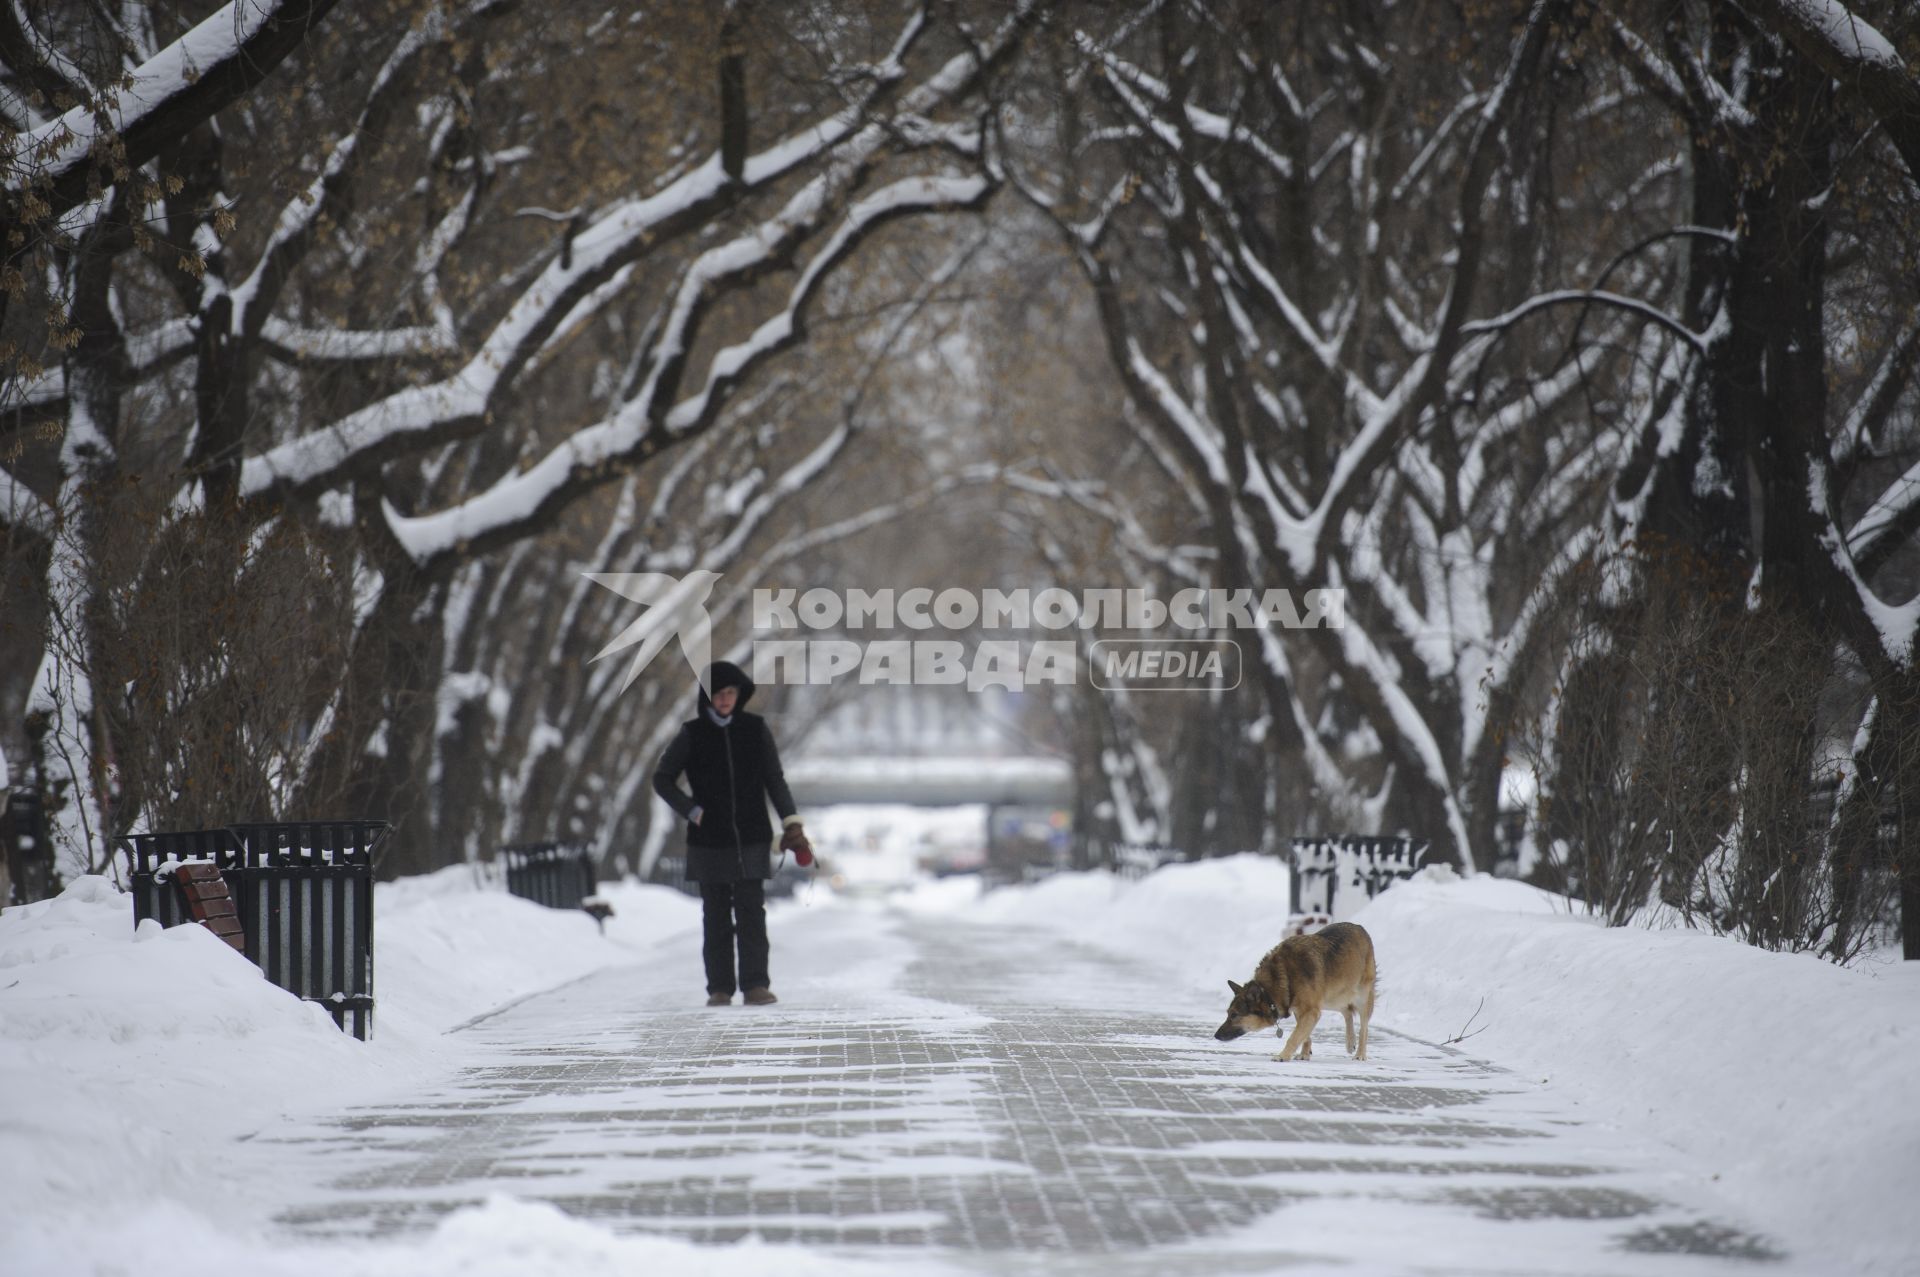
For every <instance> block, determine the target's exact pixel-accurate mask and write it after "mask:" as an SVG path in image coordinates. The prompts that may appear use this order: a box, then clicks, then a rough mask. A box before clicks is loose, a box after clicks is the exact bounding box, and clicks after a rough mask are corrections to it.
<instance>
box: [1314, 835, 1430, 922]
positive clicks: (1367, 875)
mask: <svg viewBox="0 0 1920 1277" xmlns="http://www.w3.org/2000/svg"><path fill="white" fill-rule="evenodd" d="M1431 846H1432V844H1431V843H1429V842H1427V841H1425V840H1423V839H1414V838H1378V837H1372V836H1358V835H1354V834H1328V835H1324V836H1322V837H1319V838H1295V839H1294V840H1293V873H1292V880H1293V881H1292V887H1291V894H1292V896H1293V902H1292V904H1293V912H1294V913H1323V914H1327V915H1329V916H1333V917H1338V916H1339V914H1338V913H1337V912H1336V911H1335V909H1334V902H1335V899H1336V898H1337V896H1338V895H1339V894H1340V892H1341V891H1342V890H1343V889H1345V888H1350V887H1351V888H1359V889H1360V890H1362V891H1365V892H1366V893H1367V898H1368V899H1372V898H1373V897H1374V896H1377V895H1379V894H1380V893H1381V892H1383V891H1385V890H1386V889H1387V888H1388V887H1390V886H1392V885H1393V884H1394V883H1396V882H1399V881H1400V880H1401V879H1403V878H1411V877H1413V875H1414V874H1415V873H1417V872H1419V869H1420V862H1421V860H1422V859H1423V858H1425V856H1426V854H1427V849H1428V848H1429V847H1431Z"/></svg>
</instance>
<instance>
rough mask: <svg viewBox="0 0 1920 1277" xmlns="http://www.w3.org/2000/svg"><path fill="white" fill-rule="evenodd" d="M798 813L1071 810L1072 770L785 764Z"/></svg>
mask: <svg viewBox="0 0 1920 1277" xmlns="http://www.w3.org/2000/svg"><path fill="white" fill-rule="evenodd" d="M786 772H787V784H788V785H789V786H790V787H791V788H792V790H793V796H794V798H795V800H796V801H798V802H799V803H800V805H801V806H802V807H806V806H808V805H817V806H828V805H834V806H838V805H841V804H845V803H902V804H905V805H908V806H913V807H957V806H960V805H962V804H970V803H979V804H982V805H984V806H987V807H1071V806H1072V805H1073V768H1072V767H1071V766H1069V765H1068V763H1067V761H1066V760H1065V759H1062V758H1047V757H1018V758H1006V757H966V756H956V755H942V756H937V757H926V758H920V757H910V756H904V755H878V756H876V755H862V756H856V757H850V758H829V757H803V758H797V759H794V760H792V761H790V762H788V763H787V765H786Z"/></svg>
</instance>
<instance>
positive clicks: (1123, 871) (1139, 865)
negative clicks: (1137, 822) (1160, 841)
mask: <svg viewBox="0 0 1920 1277" xmlns="http://www.w3.org/2000/svg"><path fill="white" fill-rule="evenodd" d="M1112 854H1113V872H1114V873H1116V874H1118V875H1119V876H1120V877H1122V878H1125V879H1126V880H1127V881H1129V882H1138V881H1139V880H1140V879H1142V878H1144V877H1146V876H1147V875H1148V874H1150V873H1152V872H1153V871H1154V870H1156V869H1158V868H1160V866H1162V865H1170V864H1174V863H1176V862H1178V861H1181V860H1184V859H1186V857H1185V856H1183V855H1181V854H1180V852H1178V851H1176V850H1174V849H1173V848H1172V847H1151V846H1140V845H1137V844H1134V843H1114V844H1113V846H1112Z"/></svg>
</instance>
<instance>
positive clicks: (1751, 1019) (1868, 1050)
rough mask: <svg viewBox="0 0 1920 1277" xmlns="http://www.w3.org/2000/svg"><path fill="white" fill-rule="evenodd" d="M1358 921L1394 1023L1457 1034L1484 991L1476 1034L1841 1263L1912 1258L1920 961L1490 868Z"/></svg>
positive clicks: (1918, 1249)
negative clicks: (1865, 957)
mask: <svg viewBox="0 0 1920 1277" xmlns="http://www.w3.org/2000/svg"><path fill="white" fill-rule="evenodd" d="M1359 921H1360V922H1361V923H1362V924H1363V925H1365V926H1366V927H1367V929H1368V930H1369V931H1370V932H1371V933H1372V934H1373V936H1374V938H1375V943H1376V946H1377V948H1378V951H1379V955H1380V966H1381V971H1382V973H1383V975H1382V979H1383V983H1384V985H1385V989H1386V996H1385V999H1384V1001H1383V1003H1382V1010H1383V1013H1382V1015H1381V1023H1383V1024H1386V1025H1387V1026H1389V1027H1392V1028H1396V1029H1400V1030H1402V1031H1404V1032H1408V1033H1411V1034H1413V1035H1415V1036H1417V1037H1421V1038H1425V1039H1427V1040H1429V1041H1440V1040H1444V1039H1446V1038H1449V1037H1452V1036H1455V1035H1457V1034H1459V1033H1460V1032H1461V1031H1462V1028H1463V1026H1464V1025H1465V1024H1466V1023H1467V1021H1468V1019H1469V1018H1470V1017H1472V1016H1473V1015H1474V1013H1475V1010H1476V1008H1477V1007H1478V1005H1479V1002H1480V999H1481V998H1482V997H1484V998H1485V999H1486V1005H1485V1008H1484V1009H1483V1010H1480V1012H1479V1016H1478V1018H1477V1019H1475V1020H1474V1029H1473V1030H1468V1031H1469V1032H1473V1033H1474V1036H1473V1037H1471V1038H1470V1039H1468V1040H1467V1041H1465V1042H1464V1043H1463V1044H1462V1049H1464V1050H1467V1051H1470V1052H1471V1053H1472V1054H1474V1055H1477V1056H1480V1057H1483V1058H1486V1059H1491V1060H1497V1061H1500V1062H1502V1063H1504V1064H1507V1065H1509V1066H1510V1067H1513V1068H1516V1069H1521V1070H1524V1071H1526V1072H1527V1073H1528V1074H1530V1075H1536V1076H1537V1077H1538V1080H1539V1081H1540V1083H1541V1084H1542V1085H1546V1086H1553V1087H1557V1088H1559V1089H1562V1090H1564V1091H1565V1092H1567V1093H1568V1094H1569V1095H1570V1096H1572V1097H1574V1098H1576V1099H1577V1100H1578V1101H1579V1103H1580V1104H1581V1106H1582V1107H1583V1108H1585V1109H1586V1110H1588V1111H1589V1112H1590V1113H1591V1114H1592V1115H1593V1116H1594V1117H1595V1118H1597V1119H1599V1120H1601V1121H1605V1122H1610V1123H1613V1124H1616V1125H1618V1126H1621V1127H1624V1128H1628V1129H1632V1130H1635V1131H1637V1132H1641V1133H1644V1134H1645V1135H1646V1136H1647V1138H1649V1139H1656V1140H1662V1141H1664V1142H1666V1143H1669V1144H1671V1145H1673V1146H1674V1147H1676V1148H1677V1149H1679V1150H1681V1151H1682V1152H1683V1153H1685V1154H1686V1155H1687V1156H1688V1157H1689V1159H1690V1160H1691V1161H1692V1162H1693V1163H1694V1164H1695V1165H1696V1167H1697V1168H1698V1169H1699V1171H1700V1173H1702V1174H1704V1175H1706V1176H1707V1177H1709V1178H1711V1179H1714V1180H1717V1181H1719V1185H1720V1188H1721V1190H1722V1191H1724V1192H1726V1193H1728V1194H1729V1195H1731V1196H1733V1197H1735V1198H1736V1199H1738V1200H1739V1201H1741V1202H1743V1203H1744V1204H1746V1205H1748V1206H1749V1208H1751V1209H1752V1210H1753V1211H1754V1213H1755V1215H1756V1217H1757V1218H1759V1219H1762V1220H1765V1221H1766V1223H1767V1224H1768V1226H1770V1227H1771V1228H1773V1229H1775V1230H1776V1231H1777V1232H1779V1233H1780V1234H1781V1235H1782V1236H1783V1237H1787V1238H1790V1239H1792V1238H1797V1239H1804V1240H1806V1241H1811V1242H1814V1243H1816V1244H1817V1245H1819V1246H1820V1248H1822V1249H1825V1250H1828V1251H1829V1252H1830V1253H1831V1254H1832V1256H1833V1258H1834V1261H1835V1264H1834V1271H1836V1272H1869V1271H1880V1272H1913V1271H1915V1270H1916V1269H1915V1263H1916V1260H1920V1229H1916V1228H1915V1226H1914V1225H1913V1223H1912V1222H1911V1220H1912V1217H1911V1214H1910V1205H1909V1202H1908V1198H1909V1197H1910V1196H1911V1191H1912V1187H1913V1185H1914V1184H1915V1183H1920V1094H1916V1092H1915V1088H1914V1085H1913V1078H1914V1070H1915V1058H1916V1055H1920V963H1905V964H1895V965H1889V966H1881V967H1877V968H1865V969H1860V970H1849V969H1844V968H1841V967H1836V966H1834V965H1833V964H1832V963H1830V962H1824V961H1821V960H1820V959H1818V958H1813V957H1808V956H1806V955H1796V954H1780V953H1768V952H1766V951H1764V950H1760V949H1755V948H1752V947H1750V946H1748V945H1743V944H1740V943H1738V942H1736V941H1733V940H1728V939H1725V938H1722V937H1717V936H1711V935H1704V934H1700V933H1697V932H1689V931H1677V930H1676V931H1643V930H1638V929H1633V928H1609V927H1605V926H1602V925H1600V924H1599V923H1597V922H1595V921H1594V920H1592V919H1590V918H1588V917H1586V916H1584V915H1575V914H1571V913H1569V912H1568V910H1567V908H1566V905H1565V903H1564V902H1562V901H1560V900H1558V899H1557V898H1555V897H1552V896H1548V895H1546V894H1545V893H1542V892H1539V891H1536V890H1534V889H1533V888H1531V887H1527V886H1524V885H1521V884H1519V883H1513V882H1502V881H1499V880H1496V879H1491V878H1484V877H1481V878H1474V879H1470V880H1467V881H1457V880H1456V881H1453V882H1445V881H1431V880H1427V879H1426V878H1424V877H1423V879H1422V880H1416V881H1414V882H1410V883H1407V884H1405V885H1403V886H1401V887H1396V888H1395V889H1393V890H1392V891H1389V892H1387V893H1386V894H1384V895H1382V896H1381V897H1380V898H1379V899H1378V900H1376V901H1374V902H1373V903H1372V904H1371V905H1370V906H1368V908H1367V909H1366V910H1365V911H1364V912H1362V913H1361V914H1360V916H1359ZM1389 1008H1390V1010H1389ZM1901 1221H1907V1222H1906V1224H1905V1227H1904V1228H1902V1227H1901V1226H1900V1222H1901ZM1903 1233H1904V1237H1905V1245H1904V1246H1901V1245H1898V1243H1896V1242H1889V1241H1888V1240H1887V1239H1888V1238H1889V1237H1895V1238H1897V1237H1899V1236H1901V1235H1902V1234H1903Z"/></svg>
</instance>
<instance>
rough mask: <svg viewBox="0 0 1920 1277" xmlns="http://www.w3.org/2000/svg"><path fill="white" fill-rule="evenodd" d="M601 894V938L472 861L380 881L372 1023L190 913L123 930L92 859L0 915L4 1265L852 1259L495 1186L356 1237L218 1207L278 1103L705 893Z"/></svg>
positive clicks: (344, 1096) (394, 1085) (437, 1030)
mask: <svg viewBox="0 0 1920 1277" xmlns="http://www.w3.org/2000/svg"><path fill="white" fill-rule="evenodd" d="M601 895H602V896H603V897H604V898H605V899H606V900H607V901H608V902H609V903H611V904H612V906H613V908H614V916H613V917H612V918H611V919H609V920H608V922H607V928H606V934H605V936H604V937H603V936H602V935H601V934H600V933H599V930H598V929H597V928H596V927H595V925H594V923H593V921H592V920H591V919H590V918H588V917H587V915H586V914H585V913H583V912H578V911H572V910H557V909H547V908H543V907H541V906H539V905H535V904H532V903H530V902H528V901H524V900H520V899H516V898H515V897H512V896H509V895H507V894H506V893H505V892H504V891H502V890H501V889H500V888H499V887H497V886H491V887H488V886H485V885H483V884H482V883H480V882H479V881H478V880H477V879H476V877H475V875H474V873H473V871H472V870H469V869H466V868H455V869H448V870H443V871H442V872H440V873H437V874H432V875H428V876H426V877H422V878H416V879H409V880H406V881H403V882H399V883H391V884H388V883H382V884H380V885H379V886H378V887H377V888H376V896H375V900H376V903H375V910H376V915H375V916H376V917H377V919H378V923H377V933H376V936H377V940H376V945H377V947H376V963H375V972H374V977H375V985H374V988H375V994H376V999H377V1001H376V1013H375V1015H376V1022H375V1023H376V1031H375V1035H374V1040H373V1041H372V1042H368V1043H361V1042H356V1041H354V1040H353V1039H352V1038H350V1037H349V1036H348V1035H346V1034H344V1033H342V1032H341V1031H340V1030H339V1029H338V1028H336V1027H335V1026H334V1024H333V1021H332V1020H331V1019H330V1018H329V1017H328V1016H327V1015H326V1014H325V1013H324V1012H323V1011H321V1010H320V1009H319V1008H318V1007H317V1006H315V1005H313V1004H311V1003H306V1002H302V1001H300V1000H299V999H297V998H293V997H290V996H289V995H287V994H286V993H285V992H283V991H281V990H280V989H277V988H275V987H274V986H273V985H271V984H269V983H268V982H267V980H266V978H265V977H264V976H263V975H262V974H261V973H260V970H259V969H258V968H257V967H255V966H254V965H253V964H252V963H250V962H248V961H247V960H246V959H245V958H244V957H242V956H241V955H240V954H239V953H237V952H235V951H234V950H233V949H231V948H229V947H228V946H227V945H226V944H225V943H224V942H222V941H221V940H219V939H218V938H216V937H215V936H214V935H213V934H212V933H211V932H209V931H207V930H206V929H205V928H202V927H194V926H185V927H174V928H171V929H162V928H161V927H160V926H159V925H158V924H157V923H147V924H145V925H143V926H141V927H140V928H139V929H138V930H137V931H136V930H135V929H134V927H133V925H132V922H133V906H132V902H131V898H130V897H128V896H127V895H125V894H123V893H122V892H120V891H119V890H118V889H117V888H116V887H115V886H114V885H113V884H112V883H111V882H109V881H107V880H106V879H104V878H98V877H88V878H82V879H79V880H78V881H76V882H75V883H73V884H72V885H71V886H69V887H68V888H67V890H66V891H65V892H64V893H63V894H61V895H60V896H59V897H58V898H56V899H53V900H48V901H43V902H41V903H38V904H32V905H23V906H20V907H17V908H13V909H8V910H5V911H4V912H3V913H0V1202H4V1203H6V1205H5V1207H4V1208H0V1273H5V1274H6V1275H7V1277H29V1275H32V1277H38V1275H39V1274H49V1275H51V1274H73V1273H86V1272H98V1273H120V1272H133V1271H138V1272H140V1273H142V1274H148V1275H149V1277H168V1275H169V1274H173V1273H180V1274H187V1273H200V1272H206V1271H211V1270H215V1269H225V1270H228V1271H244V1272H255V1273H263V1274H314V1275H315V1277H319V1275H320V1274H328V1275H329V1277H331V1275H332V1274H338V1273H341V1272H353V1273H366V1274H386V1273H394V1274H400V1273H408V1274H415V1273H417V1274H423V1275H427V1277H431V1275H432V1274H439V1273H446V1274H455V1273H458V1274H462V1277H476V1275H484V1274H495V1273H498V1274H503V1275H504V1274H509V1273H511V1274H515V1275H516V1277H520V1275H528V1277H538V1275H539V1274H543V1273H549V1272H551V1273H556V1274H559V1273H564V1274H566V1275H567V1277H591V1275H593V1274H601V1273H605V1274H614V1273H628V1272H639V1271H664V1272H674V1273H711V1274H733V1273H743V1274H744V1273H754V1274H760V1273H764V1272H766V1271H769V1270H772V1269H778V1270H780V1271H783V1272H792V1273H799V1274H806V1273H823V1274H824V1273H827V1272H829V1271H833V1272H844V1271H849V1269H847V1267H846V1266H845V1265H843V1264H842V1265H837V1266H830V1265H829V1264H828V1263H827V1262H826V1261H824V1260H821V1259H817V1258H815V1257H813V1256H811V1255H809V1253H808V1252H806V1251H804V1250H802V1249H800V1248H798V1247H792V1246H768V1245H759V1244H752V1243H743V1244H741V1245H739V1246H734V1247H720V1248H714V1247H695V1246H692V1245H690V1244H688V1243H685V1242H681V1241H677V1240H674V1239H652V1238H637V1239H636V1238H622V1237H616V1236H614V1235H613V1234H612V1233H610V1232H608V1231H607V1230H605V1229H602V1228H598V1227H596V1226H593V1225H589V1224H584V1223H579V1222H576V1221H573V1220H570V1219H568V1218H566V1217H565V1216H564V1215H562V1214H561V1213H560V1212H558V1211H557V1210H554V1209H553V1208H551V1207H549V1206H545V1205H541V1204H536V1203H527V1202H522V1201H515V1200H512V1199H509V1198H506V1197H499V1198H495V1199H493V1200H490V1201H489V1202H487V1203H486V1204H485V1205H484V1206H478V1207H473V1208H469V1209H466V1210H461V1211H458V1212H455V1213H454V1214H452V1215H450V1216H449V1217H448V1218H447V1219H446V1220H444V1221H443V1222H442V1223H441V1224H440V1226H439V1227H438V1228H437V1229H436V1230H435V1231H434V1233H432V1234H431V1235H430V1236H428V1237H425V1238H423V1239H417V1240H412V1241H404V1242H403V1241H395V1242H387V1243H382V1244H379V1245H371V1246H358V1247H354V1248H353V1249H352V1250H351V1251H350V1252H345V1251H343V1250H342V1249H341V1248H337V1247H328V1246H314V1247H302V1248H287V1247H285V1246H283V1245H279V1244H276V1243H273V1242H271V1241H268V1240H266V1239H264V1238H262V1237H259V1236H255V1235H253V1234H251V1233H250V1232H248V1231H247V1230H245V1229H244V1228H236V1227H235V1226H234V1224H233V1223H232V1220H231V1215H232V1212H231V1211H230V1210H226V1209H223V1203H222V1201H221V1200H220V1197H219V1194H220V1193H221V1192H236V1193H241V1194H244V1193H245V1192H246V1191H247V1190H246V1186H240V1185H232V1184H230V1183H228V1182H227V1181H225V1180H224V1179H223V1177H222V1176H223V1168H222V1155H221V1151H222V1148H223V1147H224V1146H225V1145H227V1144H229V1143H230V1142H231V1141H232V1140H234V1139H237V1138H240V1137H243V1136H246V1135H249V1134H250V1133H252V1132H255V1131H258V1130H261V1129H263V1128H264V1127H267V1126H269V1125H270V1124H271V1123H272V1122H273V1121H274V1120H275V1118H276V1117H277V1116H279V1115H281V1114H287V1113H293V1112H313V1111H316V1110H322V1109H327V1108H336V1107H343V1106H345V1105H349V1104H359V1103H367V1102H374V1101H377V1100H378V1098H379V1097H381V1096H382V1095H390V1094H401V1093H405V1092H406V1091H407V1090H408V1089H409V1088H410V1087H412V1086H416V1085H418V1084H419V1083H420V1081H421V1080H422V1079H423V1078H427V1077H430V1076H434V1075H435V1069H436V1066H437V1065H439V1064H441V1062H442V1061H443V1060H444V1058H445V1057H446V1056H447V1054H448V1053H449V1052H450V1051H451V1050H452V1049H453V1048H452V1047H451V1046H449V1045H448V1043H447V1041H446V1040H445V1039H443V1038H442V1036H441V1035H442V1034H443V1033H444V1031H445V1030H447V1029H449V1028H453V1027H455V1026H457V1025H459V1024H461V1023H463V1022H465V1021H467V1020H470V1019H472V1018H474V1017H475V1016H478V1015H481V1014H484V1013H486V1012H487V1011H490V1010H493V1009H495V1008H497V1007H499V1006H501V1005H504V1004H507V1003H510V1002H512V1001H514V1000H516V999H518V998H521V997H524V996H526V995H528V994H531V993H535V992H538V991H540V990H544V989H549V988H552V987H554V986H556V985H559V984H564V983H566V982H568V981H571V980H574V979H577V978H579V977H581V976H583V975H585V974H587V973H589V972H592V971H596V970H600V969H602V968H605V967H607V966H610V965H617V964H627V963H632V962H634V961H636V960H637V959H638V958H639V957H640V956H641V955H642V954H643V953H644V952H645V951H647V950H650V949H651V948H653V947H654V946H655V945H658V944H660V943H661V942H662V941H667V940H672V941H673V942H674V943H676V944H677V945H678V946H679V947H680V948H685V947H686V944H687V942H688V935H687V933H689V932H693V933H695V934H696V935H697V928H698V925H699V904H698V902H697V901H694V900H692V899H690V898H688V897H686V896H683V895H681V894H680V893H679V892H677V891H673V890H671V889H669V888H665V887H653V886H640V885H637V884H626V885H620V886H612V885H609V886H605V887H603V888H602V890H601ZM675 937H678V939H677V940H676V939H674V938H675ZM213 1186H218V1187H217V1188H216V1187H213ZM263 1191H264V1190H263ZM216 1221H218V1222H217V1223H216ZM853 1271H857V1269H855V1270H853Z"/></svg>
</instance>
